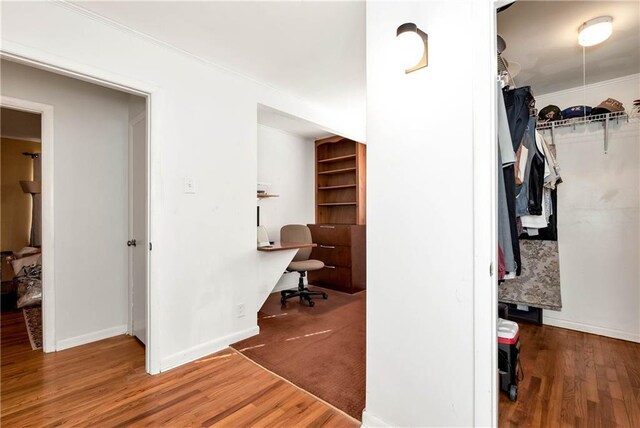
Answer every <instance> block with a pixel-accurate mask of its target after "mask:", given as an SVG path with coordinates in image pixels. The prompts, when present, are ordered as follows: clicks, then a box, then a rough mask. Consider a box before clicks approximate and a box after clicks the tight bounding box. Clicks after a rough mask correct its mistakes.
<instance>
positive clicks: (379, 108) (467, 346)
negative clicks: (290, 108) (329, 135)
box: [363, 2, 495, 426]
mask: <svg viewBox="0 0 640 428" xmlns="http://www.w3.org/2000/svg"><path fill="white" fill-rule="evenodd" d="M487 7H488V5H487ZM487 10H488V9H487ZM404 22H414V23H416V24H417V25H418V27H420V28H422V29H423V30H424V31H425V32H427V33H428V34H429V66H428V67H427V68H426V69H423V70H419V71H417V72H415V73H412V74H409V75H405V74H404V70H403V68H402V67H401V64H400V63H399V62H398V61H396V58H395V56H394V52H396V51H397V46H396V44H395V42H396V38H395V31H396V28H397V27H398V26H399V25H400V24H402V23H404ZM473 27H474V22H473V20H472V5H471V3H470V2H424V3H420V2H369V3H367V73H368V74H367V80H368V82H367V174H368V176H367V187H368V190H367V200H368V201H367V247H368V250H367V256H368V260H367V278H368V283H367V393H366V394H367V395H366V409H365V414H364V416H363V422H364V423H365V425H368V426H376V425H378V424H382V423H386V424H389V425H392V426H472V425H473V424H474V376H475V375H474V301H473V297H474V295H473V294H474V293H473V291H474V290H473V283H474V240H473V236H474V230H473V224H474V203H473V191H474V189H473V179H474V168H473V159H474V147H473V129H472V91H473V88H472V79H471V78H470V76H469V70H470V69H469V62H468V61H469V58H470V57H471V56H472V50H471V47H472V45H473V43H471V40H473V38H474V37H475V35H474V34H473ZM487 40H489V38H487ZM454 53H455V54H454ZM489 60H490V55H487V63H488V61H489ZM486 70H487V71H488V70H489V68H487V69H486ZM490 83H491V81H490V80H489V79H487V86H488V85H489V84H490ZM490 105H491V98H490V97H487V98H486V99H485V109H484V111H487V112H488V111H489V109H488V108H487V106H490ZM487 170H490V166H487ZM486 190H487V191H488V190H489V189H488V186H487V187H486ZM483 272H485V275H486V278H487V279H489V275H488V274H489V261H487V262H486V265H484V266H483ZM485 292H486V293H489V292H490V288H486V289H485ZM491 311H492V308H491V306H490V305H487V307H486V313H487V314H491ZM481 334H482V333H478V335H481ZM478 337H479V336H478ZM478 358H481V356H478ZM489 358H490V351H488V352H487V359H489ZM489 379H491V376H489ZM493 379H495V375H494V376H493ZM487 386H488V385H479V387H482V388H483V389H484V390H487V389H486V388H485V387H487ZM486 411H487V412H488V411H489V405H487V409H486Z"/></svg>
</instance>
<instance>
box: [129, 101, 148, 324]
mask: <svg viewBox="0 0 640 428" xmlns="http://www.w3.org/2000/svg"><path fill="white" fill-rule="evenodd" d="M146 117H147V111H146V107H145V110H144V111H143V112H141V113H139V114H138V115H137V116H136V117H134V118H133V119H130V120H129V128H128V129H129V141H128V150H129V151H128V153H129V158H128V169H127V171H128V172H127V174H128V177H127V184H128V186H127V188H128V191H129V195H128V201H129V209H128V214H129V219H128V225H129V231H128V234H127V236H128V238H129V239H130V238H131V237H132V236H133V180H132V179H131V177H133V127H134V126H135V125H137V124H138V123H140V122H141V121H142V120H144V119H146ZM148 143H149V140H148V139H147V149H148ZM146 163H147V170H148V159H147V160H146ZM147 182H148V181H147ZM148 190H149V189H148V188H147V192H148ZM148 196H149V195H148V194H147V199H149V198H148ZM148 217H149V216H147V222H148V220H149V219H148ZM147 232H148V230H147ZM145 241H147V240H145ZM144 244H145V245H146V246H147V251H149V243H148V242H144ZM127 258H128V260H129V266H128V272H127V278H128V282H129V284H128V286H129V305H128V311H127V313H128V315H129V319H128V322H127V334H129V335H131V336H133V252H132V251H128V257H127ZM146 268H147V279H148V278H149V272H148V268H149V266H148V265H147V266H146ZM147 282H148V281H147ZM147 286H148V284H147Z"/></svg>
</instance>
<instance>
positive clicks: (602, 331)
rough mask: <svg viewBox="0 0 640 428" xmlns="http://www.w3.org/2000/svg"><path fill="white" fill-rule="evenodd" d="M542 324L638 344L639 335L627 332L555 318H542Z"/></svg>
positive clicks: (639, 340) (639, 341)
mask: <svg viewBox="0 0 640 428" xmlns="http://www.w3.org/2000/svg"><path fill="white" fill-rule="evenodd" d="M543 324H545V325H550V326H553V327H560V328H566V329H569V330H575V331H581V332H584V333H591V334H597V335H599V336H606V337H612V338H614V339H622V340H628V341H630V342H636V343H640V334H638V333H630V332H628V331H622V330H615V329H612V328H606V327H599V326H597V325H591V324H583V323H579V322H573V321H566V320H561V319H557V318H549V317H544V318H543Z"/></svg>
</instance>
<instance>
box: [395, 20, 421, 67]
mask: <svg viewBox="0 0 640 428" xmlns="http://www.w3.org/2000/svg"><path fill="white" fill-rule="evenodd" d="M396 37H397V40H398V50H399V54H400V58H401V60H402V62H403V64H404V66H405V70H404V72H405V73H406V74H409V73H411V72H413V71H416V70H420V69H421V68H424V67H426V66H427V65H428V59H427V58H428V55H429V36H428V35H427V33H425V32H424V31H422V30H421V29H419V28H418V26H417V25H416V24H414V23H412V22H407V23H405V24H402V25H401V26H399V27H398V31H397V33H396Z"/></svg>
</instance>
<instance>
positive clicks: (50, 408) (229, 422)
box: [0, 311, 640, 427]
mask: <svg viewBox="0 0 640 428" xmlns="http://www.w3.org/2000/svg"><path fill="white" fill-rule="evenodd" d="M1 321H2V326H1V327H2V342H1V346H2V357H1V369H2V374H1V381H2V385H1V388H2V393H1V405H2V409H1V411H0V423H1V424H2V426H11V427H23V426H58V425H65V426H70V425H74V426H100V427H103V426H104V427H110V426H160V425H168V426H178V427H180V426H190V425H191V426H193V425H197V426H213V425H216V426H233V427H245V426H283V427H292V426H300V427H302V426H339V427H342V426H345V427H347V426H349V427H352V426H358V425H359V424H358V423H357V422H356V421H354V420H353V419H351V418H348V417H347V416H345V415H343V414H342V413H340V412H338V411H336V410H334V409H333V408H331V407H329V406H327V405H326V404H324V403H322V402H321V401H319V400H317V399H315V398H314V397H312V396H310V395H308V394H306V393H305V392H303V391H301V390H299V389H298V388H296V387H294V386H292V385H290V384H289V383H287V382H285V381H283V380H282V379H280V378H279V377H277V376H275V375H273V374H271V373H269V372H268V371H266V370H264V369H262V368H260V367H258V366H256V365H255V364H253V363H251V362H250V361H248V360H247V359H245V358H244V357H243V356H242V355H240V354H238V353H237V352H235V351H232V350H226V351H223V352H219V353H217V354H215V355H211V356H208V357H205V358H202V359H201V360H199V361H197V362H194V363H190V364H187V365H185V366H182V367H179V368H177V369H174V370H170V371H168V372H166V373H163V374H160V375H157V376H149V375H147V374H146V373H145V372H144V352H143V348H142V346H141V345H140V344H139V343H138V342H137V340H135V339H133V338H131V337H128V336H120V337H116V338H112V339H107V340H103V341H100V342H96V343H93V344H89V345H85V346H81V347H77V348H73V349H68V350H66V351H61V352H57V353H52V354H43V353H42V352H40V351H32V350H31V347H30V345H29V341H28V338H27V334H26V330H25V326H24V319H23V318H22V312H21V311H16V312H10V313H3V314H2V318H1ZM521 342H522V350H523V353H522V363H523V367H524V374H525V378H524V381H523V382H521V384H520V394H519V398H518V401H517V402H516V403H511V402H509V401H508V399H507V397H506V395H504V394H501V395H500V417H499V424H500V426H502V427H509V426H512V427H519V426H527V427H561V426H566V427H583V426H584V427H597V426H602V427H613V426H621V427H640V345H639V344H636V343H631V342H625V341H622V340H615V339H609V338H605V337H601V336H595V335H590V334H584V333H579V332H575V331H571V330H564V329H560V328H554V327H549V326H542V327H538V326H532V325H527V324H521Z"/></svg>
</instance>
